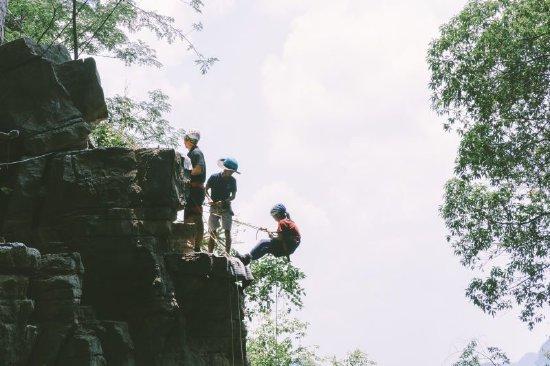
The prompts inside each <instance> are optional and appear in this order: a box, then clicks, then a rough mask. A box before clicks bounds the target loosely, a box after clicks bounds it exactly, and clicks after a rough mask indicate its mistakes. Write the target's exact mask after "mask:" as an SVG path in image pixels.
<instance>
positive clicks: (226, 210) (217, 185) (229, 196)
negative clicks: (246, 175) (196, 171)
mask: <svg viewBox="0 0 550 366" xmlns="http://www.w3.org/2000/svg"><path fill="white" fill-rule="evenodd" d="M218 166H219V167H220V168H222V169H223V170H222V171H221V172H220V173H216V174H212V175H211V176H210V178H208V181H207V182H206V189H205V191H206V195H207V196H209V197H210V199H211V201H212V202H210V205H211V206H210V217H209V218H208V233H209V235H210V240H209V241H208V252H209V253H212V252H213V251H214V247H215V245H216V238H217V234H216V230H217V229H218V228H219V227H220V221H221V226H222V228H223V230H224V234H225V252H226V253H227V254H229V251H230V250H231V225H232V223H233V210H232V209H231V201H233V200H234V199H235V196H236V195H237V180H236V179H235V177H233V173H237V174H241V173H240V172H239V171H238V169H239V163H237V160H235V159H233V158H225V159H220V160H218ZM209 189H210V191H211V192H210V195H209V194H208V190H209Z"/></svg>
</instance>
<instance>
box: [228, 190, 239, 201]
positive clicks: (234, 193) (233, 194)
mask: <svg viewBox="0 0 550 366" xmlns="http://www.w3.org/2000/svg"><path fill="white" fill-rule="evenodd" d="M236 196H237V191H233V192H231V195H230V196H229V198H228V199H227V202H231V201H233V200H234V199H235V197H236Z"/></svg>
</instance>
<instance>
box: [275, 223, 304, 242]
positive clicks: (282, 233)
mask: <svg viewBox="0 0 550 366" xmlns="http://www.w3.org/2000/svg"><path fill="white" fill-rule="evenodd" d="M277 232H278V233H279V237H280V238H282V239H283V240H285V241H287V240H290V241H295V242H297V243H299V242H300V240H301V237H300V230H299V229H298V226H297V225H296V223H295V222H294V221H292V220H291V219H282V220H281V221H279V225H278V227H277Z"/></svg>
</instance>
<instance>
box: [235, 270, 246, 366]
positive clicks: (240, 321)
mask: <svg viewBox="0 0 550 366" xmlns="http://www.w3.org/2000/svg"><path fill="white" fill-rule="evenodd" d="M234 275H235V291H236V293H237V312H238V316H239V345H240V350H241V360H242V366H245V360H244V347H243V335H242V324H241V323H242V319H241V294H240V292H239V285H238V282H239V281H238V278H237V274H236V273H234Z"/></svg>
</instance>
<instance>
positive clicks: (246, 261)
mask: <svg viewBox="0 0 550 366" xmlns="http://www.w3.org/2000/svg"><path fill="white" fill-rule="evenodd" d="M235 258H237V259H238V260H240V261H241V262H242V263H243V264H244V265H245V266H248V265H249V264H250V260H251V259H252V257H250V254H245V255H241V254H239V253H237V252H236V253H235Z"/></svg>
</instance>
